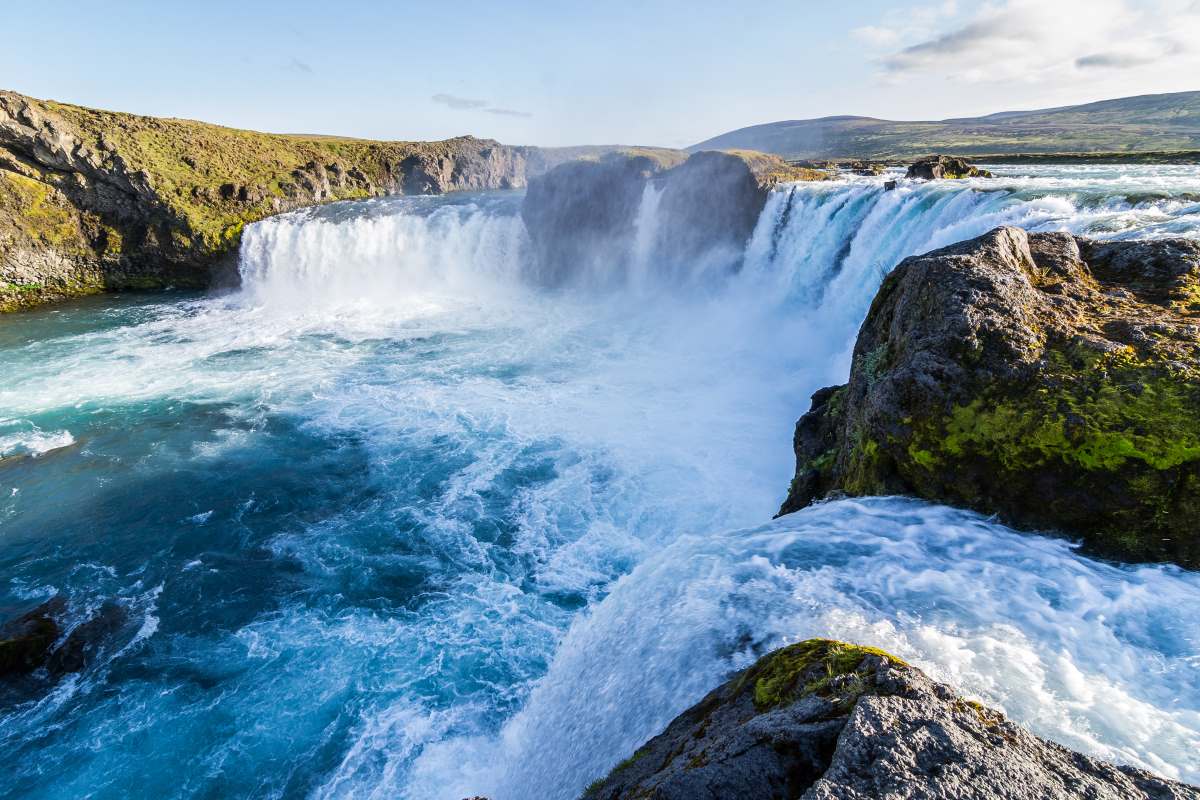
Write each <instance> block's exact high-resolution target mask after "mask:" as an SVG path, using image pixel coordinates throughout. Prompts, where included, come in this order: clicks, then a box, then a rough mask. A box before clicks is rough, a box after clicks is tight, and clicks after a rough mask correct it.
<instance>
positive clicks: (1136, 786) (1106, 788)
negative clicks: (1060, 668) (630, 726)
mask: <svg viewBox="0 0 1200 800" xmlns="http://www.w3.org/2000/svg"><path fill="white" fill-rule="evenodd" d="M583 797H584V798H587V800H634V798H653V799H654V800H727V799H728V798H742V797H747V798H748V797H753V798H763V800H776V799H777V800H791V798H800V799H801V800H873V799H874V798H889V799H894V800H903V799H904V798H923V799H924V800H1068V799H1069V798H1071V799H1073V798H1080V797H1089V798H1095V799H1096V800H1110V799H1111V800H1118V799H1120V800H1135V799H1136V800H1150V799H1151V798H1154V799H1155V800H1157V799H1158V798H1164V799H1165V798H1171V799H1172V800H1200V791H1198V790H1197V789H1195V788H1194V787H1191V786H1187V785H1184V784H1181V783H1176V782H1173V781H1168V780H1164V779H1161V778H1158V777H1156V776H1154V775H1151V774H1150V773H1147V772H1144V771H1142V770H1137V769H1132V768H1129V767H1116V766H1113V765H1111V764H1107V763H1105V762H1103V761H1099V760H1096V759H1093V758H1090V757H1088V756H1085V755H1081V754H1079V753H1074V752H1072V751H1070V750H1067V749H1066V748H1064V747H1061V746H1059V745H1056V744H1053V743H1051V742H1047V741H1045V740H1044V739H1040V738H1038V737H1037V736H1034V735H1033V734H1031V733H1029V732H1028V731H1026V730H1025V729H1024V728H1021V727H1020V726H1018V725H1015V724H1013V723H1012V722H1010V721H1008V720H1007V719H1006V718H1005V717H1004V716H1003V715H1002V714H1000V713H999V712H996V711H993V710H991V709H988V708H985V707H984V706H982V705H979V704H978V703H974V702H971V701H969V700H964V699H963V698H961V697H959V696H957V695H956V694H955V692H954V691H953V690H952V689H950V688H949V687H947V686H944V685H941V684H937V683H934V682H933V681H931V680H929V678H927V677H926V676H925V675H924V674H923V673H921V672H920V671H919V670H917V669H914V668H913V667H910V666H908V665H906V664H904V663H903V662H902V661H900V660H899V659H896V658H895V657H893V656H890V655H888V654H887V653H884V652H882V651H879V650H874V649H872V648H863V647H856V646H854V645H848V644H845V643H842V642H832V641H828V640H822V639H813V640H809V641H806V642H800V643H799V644H795V645H791V646H790V647H786V648H784V649H782V650H777V651H775V652H774V653H770V654H768V655H766V656H764V657H763V658H762V659H760V660H759V661H758V663H756V664H755V665H754V666H752V667H750V668H749V669H747V670H745V671H743V672H741V673H739V674H738V675H735V676H734V677H733V678H732V679H731V680H729V681H728V682H726V683H725V684H723V685H722V686H720V687H718V688H717V689H715V690H714V691H713V692H711V693H710V694H709V695H708V696H707V697H705V698H704V699H703V700H701V701H700V702H699V703H698V704H696V705H695V706H693V707H692V708H690V709H688V710H687V711H685V712H684V713H683V714H681V715H679V716H678V717H677V718H676V719H675V720H674V721H673V722H671V724H670V725H669V726H667V728H666V730H665V731H663V732H662V733H661V734H659V735H658V736H656V737H654V738H653V739H651V740H650V741H649V742H647V743H646V744H645V745H643V746H642V747H640V748H639V749H638V750H637V751H636V752H635V753H634V754H633V755H632V756H631V757H630V758H628V759H626V760H625V761H624V762H622V763H621V764H619V765H618V766H617V767H616V768H614V769H613V771H612V772H611V773H610V774H609V775H608V776H607V777H606V778H603V779H602V780H599V781H597V782H596V783H594V784H593V785H592V786H590V787H588V789H587V791H586V792H585V793H584V795H583Z"/></svg>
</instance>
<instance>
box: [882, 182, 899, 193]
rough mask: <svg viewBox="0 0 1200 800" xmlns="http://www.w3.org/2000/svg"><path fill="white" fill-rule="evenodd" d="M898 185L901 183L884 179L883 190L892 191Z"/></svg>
mask: <svg viewBox="0 0 1200 800" xmlns="http://www.w3.org/2000/svg"><path fill="white" fill-rule="evenodd" d="M897 186H899V184H898V183H897V182H896V181H884V184H883V190H884V191H885V192H890V191H892V190H893V189H895V188H896V187H897Z"/></svg>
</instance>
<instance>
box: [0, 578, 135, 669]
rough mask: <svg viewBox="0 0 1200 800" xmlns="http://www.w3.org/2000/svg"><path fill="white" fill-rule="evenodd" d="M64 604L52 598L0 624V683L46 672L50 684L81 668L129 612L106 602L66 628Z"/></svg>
mask: <svg viewBox="0 0 1200 800" xmlns="http://www.w3.org/2000/svg"><path fill="white" fill-rule="evenodd" d="M68 611H69V609H68V606H67V601H66V599H65V598H63V597H62V596H55V597H52V598H51V599H49V600H47V601H46V602H44V603H42V604H41V605H39V606H37V607H36V608H33V609H31V610H30V611H27V612H25V613H24V614H21V615H20V616H18V617H15V618H14V619H11V620H9V621H7V622H5V623H3V624H0V681H4V680H6V679H7V680H12V679H14V678H20V677H22V676H26V675H30V674H32V673H34V672H37V671H39V670H45V676H46V677H47V678H48V679H50V680H51V681H53V680H56V679H57V678H60V677H62V676H63V675H66V674H68V673H71V672H78V671H79V670H81V669H83V668H84V667H85V666H86V665H87V664H88V662H89V661H90V660H91V659H92V658H93V657H94V656H95V655H96V654H97V652H98V651H99V650H100V649H101V648H102V647H103V646H104V645H105V643H107V642H108V641H109V640H110V639H111V638H112V636H113V635H114V634H116V633H117V632H118V630H119V629H120V628H121V627H122V625H124V624H125V622H126V619H127V616H128V612H127V611H126V610H125V607H124V606H122V605H120V604H119V603H114V602H109V603H105V604H104V605H103V606H102V607H101V608H100V610H99V611H98V612H96V613H95V614H93V615H92V616H90V617H89V618H87V619H86V620H84V621H83V622H80V623H78V624H76V625H74V626H73V627H72V626H69V625H67V618H68Z"/></svg>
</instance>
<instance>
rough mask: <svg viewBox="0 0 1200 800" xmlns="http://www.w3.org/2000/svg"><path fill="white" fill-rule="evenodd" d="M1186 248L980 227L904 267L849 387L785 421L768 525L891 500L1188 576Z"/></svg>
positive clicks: (1195, 451) (873, 317) (1191, 301)
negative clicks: (838, 503) (789, 436)
mask: <svg viewBox="0 0 1200 800" xmlns="http://www.w3.org/2000/svg"><path fill="white" fill-rule="evenodd" d="M1198 323H1200V243H1197V242H1194V241H1191V240H1181V239H1174V240H1159V241H1152V242H1105V243H1101V242H1093V241H1089V240H1086V239H1077V238H1074V237H1072V236H1070V235H1069V234H1062V233H1046V234H1026V233H1025V232H1024V231H1022V230H1020V229H1017V228H998V229H996V230H995V231H992V232H991V233H988V234H986V235H984V236H982V237H979V238H978V239H974V240H971V241H969V242H963V243H960V244H957V245H953V246H951V247H948V248H944V249H942V250H938V251H935V252H932V253H928V254H926V255H923V256H917V257H913V258H909V259H906V260H905V261H904V262H903V263H901V264H900V265H899V266H898V267H897V268H896V269H895V270H894V271H893V272H892V274H891V275H889V276H888V278H887V279H885V280H884V282H883V285H882V286H881V287H880V290H879V293H878V295H877V296H876V298H875V301H874V303H873V304H872V307H871V310H870V313H869V314H868V316H867V319H866V321H865V322H864V323H863V326H862V329H861V330H860V331H859V336H858V341H857V344H856V346H855V350H854V360H853V364H852V368H851V374H850V382H849V383H848V384H846V385H844V386H839V387H831V388H829V389H825V390H822V391H821V392H818V393H817V394H816V395H815V396H814V397H813V402H812V408H811V410H810V411H809V412H808V413H807V414H806V415H805V416H804V417H803V418H802V419H801V420H800V421H799V423H797V426H796V434H795V439H794V447H795V452H796V476H795V479H794V480H793V483H792V487H791V490H790V491H789V494H788V498H787V501H786V502H785V503H784V505H783V508H782V509H781V513H788V512H790V511H794V510H796V509H799V508H803V507H804V506H806V505H808V504H810V503H812V502H814V501H817V500H819V499H821V498H825V497H830V496H838V495H871V494H911V495H915V496H918V497H923V498H926V499H930V500H934V501H938V502H945V503H949V504H952V505H958V506H965V507H968V508H972V509H976V510H978V511H981V512H984V513H988V514H997V515H999V516H1000V518H1001V519H1003V520H1004V521H1006V522H1008V523H1009V524H1012V525H1015V526H1018V527H1024V528H1030V529H1036V530H1045V531H1061V532H1064V533H1067V534H1070V535H1072V536H1076V537H1080V538H1082V539H1083V540H1084V543H1085V545H1086V546H1087V547H1088V548H1089V549H1090V550H1091V551H1092V552H1095V553H1098V554H1101V555H1105V556H1109V557H1113V558H1119V559H1123V560H1170V561H1174V562H1176V563H1178V564H1181V565H1183V566H1186V567H1191V568H1196V567H1200V526H1198V525H1197V524H1196V520H1197V519H1200V414H1197V413H1196V410H1197V409H1200V338H1198V337H1197V330H1198Z"/></svg>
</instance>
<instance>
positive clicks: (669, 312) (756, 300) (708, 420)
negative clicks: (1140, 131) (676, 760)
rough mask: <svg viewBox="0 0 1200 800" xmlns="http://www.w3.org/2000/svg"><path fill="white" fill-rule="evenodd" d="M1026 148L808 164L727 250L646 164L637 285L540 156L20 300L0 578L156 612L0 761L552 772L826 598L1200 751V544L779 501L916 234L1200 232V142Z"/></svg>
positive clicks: (1039, 695) (610, 758)
mask: <svg viewBox="0 0 1200 800" xmlns="http://www.w3.org/2000/svg"><path fill="white" fill-rule="evenodd" d="M1189 170H1190V171H1189ZM1009 171H1010V172H1013V173H1014V174H1012V175H1010V176H1008V177H1002V178H1000V179H997V180H993V181H968V182H963V183H957V184H942V183H937V184H910V183H906V182H901V185H900V187H899V188H898V189H897V190H895V191H891V192H888V191H885V190H884V188H883V185H882V181H880V180H870V179H864V180H857V179H855V180H848V181H842V182H832V183H829V184H822V185H803V186H798V187H795V188H791V187H785V188H783V189H781V190H779V191H777V192H775V193H773V194H772V196H771V198H770V199H769V201H768V205H767V208H766V209H765V210H764V212H763V215H762V217H761V219H760V221H759V225H758V228H757V229H756V231H755V233H754V236H753V238H752V240H751V241H750V242H749V243H748V246H747V253H746V259H745V267H744V268H743V269H742V270H741V272H739V273H737V274H734V275H729V276H726V277H725V278H720V279H718V278H714V279H713V281H712V283H711V285H708V286H705V287H694V286H689V287H684V288H681V287H675V289H674V290H669V291H666V290H664V289H663V284H662V278H661V276H660V275H658V274H657V273H656V271H655V267H654V263H653V253H654V250H655V246H656V245H655V242H656V236H655V226H656V225H657V215H656V213H655V212H656V208H657V205H656V201H657V195H656V194H655V192H654V191H653V190H652V189H651V190H648V191H647V193H646V195H645V196H644V198H643V205H642V208H641V211H640V213H639V214H638V219H637V228H636V236H635V237H634V244H633V247H634V252H633V253H632V254H631V258H630V259H629V260H628V263H629V264H631V265H633V266H632V268H631V269H630V271H629V273H628V285H626V286H619V285H611V284H610V285H606V286H605V287H604V288H603V289H602V290H601V289H598V288H596V286H595V285H594V283H589V284H583V285H579V286H574V287H572V286H567V287H566V288H564V289H562V290H560V291H556V292H546V291H543V290H541V289H538V288H536V287H535V286H534V285H532V282H530V281H527V280H526V279H525V276H526V275H528V274H530V272H531V268H530V265H529V264H528V252H527V246H526V241H525V233H524V230H523V228H522V226H521V223H520V220H519V217H518V215H517V210H518V207H519V206H518V203H519V199H520V198H519V196H515V195H493V196H484V197H459V198H443V199H438V198H396V199H392V200H386V201H368V202H362V203H346V204H336V205H334V206H330V207H327V208H324V209H320V210H317V211H308V212H300V213H296V214H288V215H284V216H281V217H278V218H275V219H272V220H267V221H264V222H262V223H258V224H255V225H252V226H249V227H248V228H247V231H246V234H245V238H244V245H243V260H242V277H243V284H244V285H243V288H242V290H241V291H240V292H237V293H234V294H230V295H226V296H223V297H210V298H184V299H171V298H155V299H152V300H148V301H136V300H134V301H130V300H117V299H106V300H102V301H99V302H93V303H91V304H86V303H85V304H83V305H80V306H78V307H68V308H65V309H62V310H61V313H59V314H54V315H50V314H30V315H22V316H21V317H20V318H15V317H14V318H9V319H5V320H4V321H3V323H2V324H3V327H0V371H2V373H3V374H4V375H5V376H6V380H5V381H4V382H3V383H0V419H2V420H3V421H0V437H6V438H3V439H0V457H3V456H4V455H6V454H7V453H8V450H11V451H13V452H22V453H25V454H29V455H32V454H33V453H34V451H35V450H38V451H39V452H43V453H44V455H42V456H41V457H39V458H24V459H16V460H9V461H8V462H3V463H0V467H3V469H0V574H4V575H6V576H8V578H7V581H6V583H4V584H3V585H0V604H11V605H13V606H19V605H21V604H25V605H28V604H29V603H30V602H33V601H36V600H37V599H41V598H45V597H47V596H49V595H51V594H53V593H55V592H63V593H65V594H67V595H68V596H69V597H70V598H71V599H72V602H73V603H76V604H81V608H80V610H79V611H78V612H77V613H78V616H79V618H80V619H84V618H86V616H87V613H88V610H89V609H96V608H99V607H100V605H101V604H102V603H103V601H104V600H107V599H111V598H117V599H118V600H119V601H120V602H122V603H124V604H126V605H127V606H128V607H129V608H130V609H131V611H132V622H131V623H130V625H129V626H127V628H126V629H123V630H122V631H121V633H120V635H119V636H118V637H117V641H116V642H115V643H114V648H113V649H111V650H110V651H106V652H109V653H110V656H108V657H106V659H105V660H104V661H103V663H102V664H98V665H95V666H93V667H89V668H88V670H86V671H85V672H84V673H81V674H80V675H78V676H74V677H72V678H70V679H68V680H67V681H64V682H63V683H61V684H59V685H58V687H57V688H56V689H55V690H54V692H53V693H52V694H51V695H50V696H49V697H46V698H42V699H41V700H36V699H31V700H27V701H22V702H21V703H18V704H17V705H16V706H11V707H8V708H7V709H6V710H2V711H0V715H3V716H0V728H2V729H3V731H4V737H5V739H4V743H5V745H6V747H5V755H4V756H0V767H4V769H3V770H0V794H5V795H12V796H38V797H75V796H81V795H91V796H95V797H117V796H123V794H124V793H125V792H126V791H127V787H129V786H131V785H136V786H139V787H141V791H143V792H144V793H146V794H151V793H153V794H156V795H158V796H171V797H193V796H217V795H222V794H226V795H237V794H247V793H257V794H261V795H263V796H275V797H303V796H318V797H350V796H354V797H395V796H401V797H410V798H430V797H448V798H455V800H457V798H459V797H462V796H470V795H472V794H476V793H487V794H490V795H491V796H492V797H494V798H496V800H506V798H507V799H508V800H518V799H519V798H524V797H534V796H536V797H547V798H556V797H563V798H566V797H570V796H572V795H573V794H574V793H576V792H577V790H578V789H579V788H580V787H581V786H583V785H585V784H586V783H587V782H588V781H590V780H591V779H593V778H595V777H597V776H598V775H599V774H602V773H603V772H604V771H605V770H606V769H607V768H608V767H609V766H611V765H612V764H613V763H614V762H615V761H617V760H619V759H620V758H622V757H624V756H625V755H627V754H628V753H629V752H631V751H632V749H633V748H634V747H636V746H637V745H638V744H639V743H640V742H641V740H643V739H644V738H645V737H646V736H648V735H650V734H652V733H653V732H655V731H656V730H657V729H658V728H659V727H661V726H662V725H663V724H664V723H665V722H666V721H667V720H669V719H670V717H671V716H672V715H673V714H675V713H677V712H678V711H679V710H681V709H682V708H684V707H686V706H687V705H688V704H689V703H690V702H692V701H694V700H695V699H697V698H698V697H699V696H700V695H701V694H702V693H703V692H704V691H705V690H706V689H708V688H711V686H712V685H714V684H715V683H716V682H717V681H719V680H720V679H721V678H722V677H723V676H724V675H726V674H727V673H728V672H729V671H730V670H732V669H736V668H738V667H740V666H744V665H745V664H747V663H749V661H750V660H751V659H752V658H753V657H754V655H755V654H756V653H758V652H761V651H762V650H763V649H765V648H768V647H771V646H774V645H776V644H779V643H782V642H784V641H788V640H791V639H795V638H800V637H802V636H807V635H813V634H824V635H833V636H838V637H841V638H850V639H857V640H862V641H868V642H870V643H874V644H879V645H882V646H885V647H889V648H891V649H893V650H895V651H897V652H898V654H900V655H902V656H905V657H908V658H911V659H913V660H915V661H916V662H917V663H919V664H921V665H922V666H924V667H926V668H928V669H929V670H930V671H931V672H932V673H933V674H935V675H936V676H938V677H942V678H945V679H947V680H949V681H951V682H953V683H955V684H956V685H959V686H961V687H963V688H964V689H965V690H967V691H968V692H971V693H973V694H974V695H975V696H978V697H980V698H981V699H983V700H985V701H987V702H990V703H993V704H996V705H999V706H1002V707H1003V708H1005V709H1006V710H1007V711H1008V712H1010V713H1011V714H1012V715H1013V716H1014V717H1016V718H1017V719H1019V720H1021V721H1022V722H1024V723H1026V724H1028V725H1030V726H1031V727H1032V728H1033V729H1034V730H1036V731H1038V732H1039V733H1042V734H1044V735H1047V736H1050V737H1052V738H1055V739H1057V740H1059V741H1062V742H1064V743H1066V744H1068V745H1070V746H1073V747H1078V748H1080V749H1083V750H1085V751H1088V752H1093V753H1097V754H1100V755H1103V756H1106V757H1110V758H1113V759H1116V760H1120V761H1124V762H1129V763H1138V764H1143V765H1147V766H1150V767H1151V768H1153V769H1156V770H1158V771H1160V772H1163V773H1164V774H1170V775H1174V776H1178V777H1183V778H1187V779H1191V780H1197V779H1200V765H1198V764H1197V763H1196V759H1195V756H1194V754H1195V752H1196V750H1197V747H1196V745H1197V741H1196V736H1197V733H1196V732H1197V731H1198V730H1200V720H1198V719H1197V703H1198V700H1197V697H1198V696H1200V691H1198V689H1200V687H1198V686H1197V685H1196V678H1195V675H1196V669H1195V668H1196V666H1197V662H1198V659H1200V632H1198V631H1197V629H1196V623H1195V621H1194V620H1191V619H1188V618H1187V615H1186V614H1184V613H1183V611H1181V609H1188V608H1195V607H1196V604H1197V603H1196V601H1197V600H1200V588H1198V586H1197V583H1196V580H1195V576H1194V575H1189V574H1184V573H1181V572H1179V571H1177V570H1171V569H1165V568H1145V569H1133V568H1117V567H1111V566H1105V565H1101V564H1097V563H1095V562H1091V561H1088V560H1087V559H1084V558H1080V557H1079V556H1077V555H1076V554H1075V553H1074V552H1072V551H1071V549H1070V548H1069V547H1068V546H1067V545H1066V544H1064V543H1062V542H1060V541H1051V540H1046V539H1040V538H1037V537H1031V536H1026V535H1016V534H1013V533H1011V532H1009V531H1007V530H1005V529H1004V528H1003V527H1001V526H998V525H995V524H992V523H989V522H987V521H985V520H982V519H980V518H978V517H976V516H973V515H970V514H964V513H961V512H956V511H951V510H948V509H942V508H936V507H930V506H927V505H924V504H920V503H914V502H911V501H901V500H871V501H862V502H845V503H836V504H828V505H825V506H821V507H819V508H814V509H810V510H807V511H805V512H802V513H800V514H796V515H791V516H789V517H787V518H784V519H782V520H779V521H777V522H775V523H772V524H770V525H767V526H765V527H755V526H756V525H760V524H761V523H762V521H764V520H766V519H768V518H769V517H770V515H771V514H772V513H773V511H774V509H775V508H776V506H777V504H778V502H779V500H780V495H781V493H782V492H783V490H784V488H785V487H786V485H787V481H788V478H789V476H790V472H791V468H792V464H791V459H792V456H791V453H790V449H789V447H788V443H789V442H790V439H791V429H792V425H793V423H794V420H795V418H796V417H797V416H798V415H799V414H800V413H801V412H802V411H804V410H805V408H806V406H807V396H808V394H809V393H810V392H811V391H813V390H814V389H816V388H818V387H820V386H823V385H827V384H829V383H833V382H836V381H840V380H843V379H844V377H845V374H846V371H847V369H848V362H849V351H850V347H851V346H852V343H853V337H854V333H855V331H856V329H857V327H858V325H859V323H860V322H861V319H862V315H863V313H865V309H866V307H867V304H869V302H870V298H871V296H872V295H873V293H874V291H875V287H876V286H877V285H878V282H879V280H880V279H881V278H882V276H883V275H884V274H885V273H886V271H887V270H888V269H890V268H891V267H892V266H893V265H894V263H895V262H896V261H897V260H899V259H900V258H902V257H903V256H905V255H908V254H910V253H915V252H920V251H922V250H926V249H929V248H932V247H936V246H938V245H940V244H945V243H948V242H951V241H954V240H957V239H959V238H963V237H965V236H969V235H973V234H975V233H982V232H983V231H985V230H987V229H988V228H990V227H992V226H993V225H996V224H1001V223H1007V224H1023V225H1026V226H1027V227H1031V228H1038V229H1068V230H1074V231H1078V232H1087V233H1091V234H1093V235H1109V236H1135V235H1147V234H1154V235H1159V234H1161V233H1162V232H1164V231H1174V232H1179V233H1182V234H1184V235H1193V236H1194V235H1198V232H1200V224H1197V213H1198V212H1197V210H1196V207H1195V200H1194V197H1195V196H1197V195H1200V172H1198V171H1197V170H1195V169H1194V168H1186V169H1180V168H1174V167H1155V168H1070V169H1059V170H1051V169H1045V168H1037V169H1034V170H1024V171H1023V173H1022V174H1020V175H1018V174H1015V173H1016V170H1009ZM1189 198H1190V199H1189ZM701 289H702V290H701ZM67 431H70V433H69V434H67V433H66V432H67ZM43 432H44V433H43ZM38 437H41V438H38ZM54 437H69V439H68V438H59V439H55V438H54ZM10 439H11V442H10ZM55 442H61V444H73V446H70V447H62V446H61V444H54V443H55ZM44 445H45V446H44ZM6 448H7V450H6ZM55 448H57V449H55ZM39 449H40V450H39ZM51 452H53V453H54V456H53V457H51V455H50V453H51ZM963 598H969V599H970V603H969V604H968V603H965V602H962V600H963ZM96 742H102V743H104V746H103V747H96V746H95V743H96ZM45 774H54V775H55V776H56V778H57V780H56V782H55V784H54V785H53V786H47V784H46V782H45V780H44V778H42V777H41V776H43V775H45Z"/></svg>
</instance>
